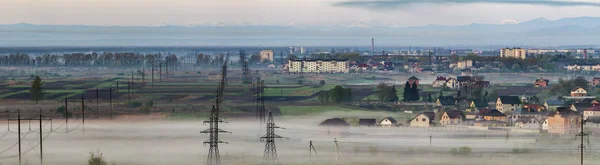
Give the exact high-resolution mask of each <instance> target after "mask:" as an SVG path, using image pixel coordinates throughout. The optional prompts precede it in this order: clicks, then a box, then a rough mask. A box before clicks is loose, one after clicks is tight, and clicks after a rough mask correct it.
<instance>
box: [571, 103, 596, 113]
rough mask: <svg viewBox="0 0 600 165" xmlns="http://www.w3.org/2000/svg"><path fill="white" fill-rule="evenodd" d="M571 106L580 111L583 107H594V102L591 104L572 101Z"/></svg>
mask: <svg viewBox="0 0 600 165" xmlns="http://www.w3.org/2000/svg"><path fill="white" fill-rule="evenodd" d="M573 106H574V107H575V110H577V111H580V112H581V111H583V110H585V109H588V108H591V107H594V104H592V103H573Z"/></svg>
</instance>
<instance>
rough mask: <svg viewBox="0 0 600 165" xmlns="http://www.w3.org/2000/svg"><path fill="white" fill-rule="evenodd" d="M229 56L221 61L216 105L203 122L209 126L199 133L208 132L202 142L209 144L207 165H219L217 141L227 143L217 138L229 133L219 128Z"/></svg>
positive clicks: (219, 157)
mask: <svg viewBox="0 0 600 165" xmlns="http://www.w3.org/2000/svg"><path fill="white" fill-rule="evenodd" d="M228 59H229V56H227V57H226V58H225V61H224V62H223V67H222V69H221V81H220V82H219V85H218V88H217V100H216V101H215V104H216V106H214V105H213V107H212V109H211V111H210V118H209V120H207V121H204V123H209V125H210V127H209V128H208V129H207V130H204V131H202V132H200V133H204V134H209V139H208V141H205V142H204V145H206V144H209V149H208V157H207V158H206V164H207V165H220V164H221V156H220V155H219V143H227V142H224V141H221V140H219V134H220V133H230V132H227V131H225V130H222V129H219V123H222V122H223V120H221V118H219V112H220V110H221V108H222V106H221V105H222V102H223V92H224V90H225V85H227V61H228Z"/></svg>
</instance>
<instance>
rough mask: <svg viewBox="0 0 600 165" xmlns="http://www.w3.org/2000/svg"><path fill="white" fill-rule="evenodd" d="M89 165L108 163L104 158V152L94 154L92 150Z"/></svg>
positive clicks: (104, 164) (105, 164)
mask: <svg viewBox="0 0 600 165" xmlns="http://www.w3.org/2000/svg"><path fill="white" fill-rule="evenodd" d="M88 165H107V163H106V161H105V160H104V158H102V153H100V152H98V153H96V154H94V153H93V152H90V158H89V159H88Z"/></svg>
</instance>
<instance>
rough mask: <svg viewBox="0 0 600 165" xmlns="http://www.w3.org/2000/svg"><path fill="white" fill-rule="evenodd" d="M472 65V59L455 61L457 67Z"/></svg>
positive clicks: (462, 67) (463, 67)
mask: <svg viewBox="0 0 600 165" xmlns="http://www.w3.org/2000/svg"><path fill="white" fill-rule="evenodd" d="M472 66H473V60H464V61H459V62H457V63H456V67H457V68H458V69H465V68H469V67H472Z"/></svg>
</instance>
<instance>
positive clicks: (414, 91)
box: [410, 83, 421, 101]
mask: <svg viewBox="0 0 600 165" xmlns="http://www.w3.org/2000/svg"><path fill="white" fill-rule="evenodd" d="M410 92H411V97H410V98H411V100H410V101H419V99H420V98H421V97H420V96H419V89H418V87H417V83H414V84H413V85H412V88H411V91H410Z"/></svg>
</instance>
